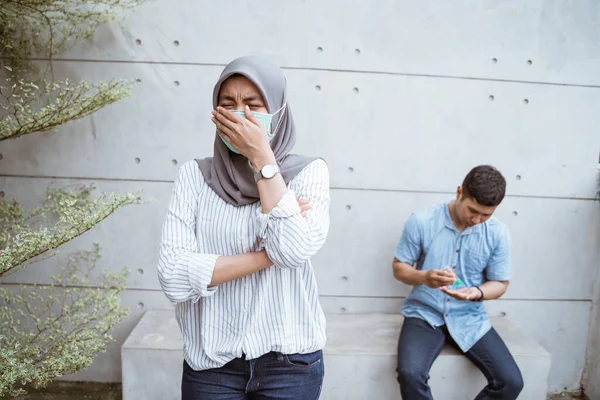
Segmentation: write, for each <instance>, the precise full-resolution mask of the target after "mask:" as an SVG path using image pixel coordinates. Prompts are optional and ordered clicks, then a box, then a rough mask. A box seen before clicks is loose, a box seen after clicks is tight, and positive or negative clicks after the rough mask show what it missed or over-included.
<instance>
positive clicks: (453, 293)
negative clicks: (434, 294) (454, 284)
mask: <svg viewBox="0 0 600 400" xmlns="http://www.w3.org/2000/svg"><path fill="white" fill-rule="evenodd" d="M440 290H441V291H442V292H444V293H446V294H447V295H448V296H450V297H454V298H455V299H457V300H479V299H480V298H481V292H480V291H479V289H477V288H476V287H468V288H464V289H459V290H450V289H448V288H445V287H440Z"/></svg>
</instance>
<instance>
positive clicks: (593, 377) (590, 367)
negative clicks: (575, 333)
mask: <svg viewBox="0 0 600 400" xmlns="http://www.w3.org/2000/svg"><path fill="white" fill-rule="evenodd" d="M598 249H599V251H600V244H599V246H598ZM592 315H593V319H592V321H591V323H590V341H589V344H588V349H587V359H586V361H587V362H586V371H585V374H584V379H583V387H584V389H585V393H586V394H587V395H588V397H589V398H590V399H600V272H599V274H598V278H597V279H596V296H595V298H594V305H593V308H592Z"/></svg>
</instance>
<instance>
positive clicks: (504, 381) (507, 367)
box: [397, 318, 523, 400]
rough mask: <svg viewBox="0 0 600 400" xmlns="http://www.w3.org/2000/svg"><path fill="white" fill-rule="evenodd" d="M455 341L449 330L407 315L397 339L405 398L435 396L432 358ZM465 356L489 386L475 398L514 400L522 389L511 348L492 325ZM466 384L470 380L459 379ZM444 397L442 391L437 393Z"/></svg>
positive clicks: (418, 398)
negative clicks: (431, 378) (430, 374)
mask: <svg viewBox="0 0 600 400" xmlns="http://www.w3.org/2000/svg"><path fill="white" fill-rule="evenodd" d="M446 342H449V343H451V344H453V345H454V346H455V347H457V348H458V346H456V344H455V343H454V341H453V340H452V338H451V337H450V334H449V333H448V329H447V328H446V327H445V326H440V327H438V328H436V329H434V328H432V327H431V325H429V324H428V323H427V322H425V321H423V320H421V319H418V318H405V319H404V324H403V325H402V331H401V332H400V339H399V341H398V369H397V372H398V382H399V383H400V393H401V394H402V399H403V400H421V399H433V397H432V395H431V390H430V389H429V385H428V383H427V381H428V380H429V370H430V369H431V365H432V364H433V361H434V360H435V359H436V358H437V356H438V355H439V354H440V352H441V351H442V348H443V347H444V344H445V343H446ZM464 354H465V356H466V357H467V358H468V359H469V360H471V362H473V364H475V366H477V368H479V369H480V370H481V372H483V374H484V375H485V377H486V378H487V380H488V385H487V386H486V387H485V388H484V389H483V390H482V391H481V392H480V393H479V395H477V397H476V398H475V400H487V399H502V400H513V399H516V398H517V397H518V396H519V393H520V392H521V390H522V389H523V377H522V376H521V371H520V370H519V367H518V366H517V364H516V362H515V360H514V358H513V357H512V355H511V354H510V352H509V351H508V348H507V347H506V345H505V344H504V342H503V341H502V339H501V338H500V336H498V333H497V332H496V331H495V330H494V328H492V329H491V330H490V331H489V332H488V333H486V334H485V335H484V336H483V337H482V338H481V339H480V340H479V341H478V342H477V343H475V345H474V346H473V347H472V348H471V349H470V350H469V351H468V352H466V353H464ZM456 384H458V385H467V384H468V382H456ZM437 396H438V397H439V398H443V397H444V395H443V393H438V394H437Z"/></svg>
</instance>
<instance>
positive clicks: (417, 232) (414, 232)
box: [392, 214, 456, 289]
mask: <svg viewBox="0 0 600 400" xmlns="http://www.w3.org/2000/svg"><path fill="white" fill-rule="evenodd" d="M422 240H423V234H422V229H421V224H420V223H419V220H418V219H417V217H416V216H415V214H413V215H411V216H410V218H408V220H407V221H406V223H405V224H404V229H403V230H402V236H401V237H400V242H398V246H396V252H395V254H394V261H393V262H392V270H393V272H394V278H396V279H397V280H399V281H400V282H403V283H405V284H407V285H411V286H417V285H427V286H428V287H430V288H433V289H435V288H439V287H441V286H445V285H450V284H451V283H453V282H454V281H455V279H456V277H455V275H454V272H449V271H441V270H437V269H432V270H428V271H421V270H418V269H416V268H415V267H414V266H413V265H414V263H415V262H417V260H418V259H419V257H420V256H421V243H422Z"/></svg>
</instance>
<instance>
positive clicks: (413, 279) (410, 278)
mask: <svg viewBox="0 0 600 400" xmlns="http://www.w3.org/2000/svg"><path fill="white" fill-rule="evenodd" d="M392 268H393V270H394V278H396V279H397V280H399V281H400V282H402V283H405V284H407V285H411V286H417V285H426V286H428V287H430V288H432V289H437V288H439V287H442V286H446V285H451V284H452V283H454V281H455V280H456V276H455V275H454V273H453V272H450V271H443V270H438V269H430V270H427V271H420V270H418V269H416V268H415V267H413V266H412V265H410V264H407V263H404V262H402V261H400V260H398V259H397V258H394V262H393V263H392Z"/></svg>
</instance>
